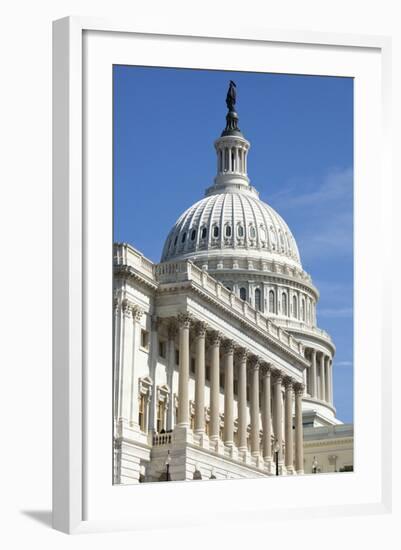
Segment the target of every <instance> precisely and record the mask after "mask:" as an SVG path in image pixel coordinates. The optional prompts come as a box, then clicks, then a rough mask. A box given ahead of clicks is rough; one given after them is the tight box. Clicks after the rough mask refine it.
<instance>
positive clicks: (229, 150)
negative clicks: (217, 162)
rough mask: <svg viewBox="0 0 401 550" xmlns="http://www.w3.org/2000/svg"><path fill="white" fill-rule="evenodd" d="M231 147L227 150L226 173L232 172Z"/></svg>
mask: <svg viewBox="0 0 401 550" xmlns="http://www.w3.org/2000/svg"><path fill="white" fill-rule="evenodd" d="M231 151H232V149H231V147H229V148H228V171H229V172H232V170H233V165H232V156H231Z"/></svg>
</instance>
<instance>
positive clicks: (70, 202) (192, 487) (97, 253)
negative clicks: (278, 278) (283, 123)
mask: <svg viewBox="0 0 401 550" xmlns="http://www.w3.org/2000/svg"><path fill="white" fill-rule="evenodd" d="M128 41H137V43H135V44H134V43H133V42H132V44H133V45H132V49H131V47H130V46H129V44H131V42H128ZM139 41H144V43H145V42H146V48H138V44H139ZM161 42H163V45H164V46H166V47H163V48H160V43H161ZM152 44H153V46H152ZM182 44H185V45H186V48H182ZM190 47H191V48H193V52H192V59H193V62H192V63H195V65H192V66H195V67H199V68H201V66H202V65H201V64H202V63H205V64H206V66H208V67H210V65H208V61H207V60H206V58H207V56H211V55H214V54H216V55H215V57H216V61H215V62H216V63H217V66H219V67H220V68H232V69H236V70H249V69H252V70H270V71H272V72H286V71H288V72H291V69H290V68H291V66H294V65H293V64H294V55H293V54H294V52H296V57H297V60H298V63H299V67H301V64H302V69H300V70H302V71H303V73H304V74H327V75H329V74H337V75H343V76H351V77H354V78H355V79H356V80H355V82H356V86H355V88H356V103H355V117H356V118H355V127H356V128H357V129H358V131H356V138H355V161H356V162H355V169H356V172H355V176H356V177H355V188H356V192H357V193H358V194H357V196H356V198H357V199H358V201H357V200H356V215H357V219H356V224H357V225H356V237H355V239H356V240H355V252H356V259H355V262H356V280H357V281H359V282H360V283H361V284H360V286H359V287H358V286H356V292H355V294H356V296H355V318H356V325H355V330H356V346H355V358H356V363H355V364H356V370H355V387H356V391H355V398H356V399H355V411H356V415H355V455H356V463H357V465H358V466H359V469H358V467H357V471H356V472H355V474H353V476H352V477H348V476H347V480H346V481H343V480H342V479H339V478H336V479H335V480H334V481H333V476H329V475H327V476H316V477H314V478H313V479H311V476H309V477H307V476H305V477H302V476H300V477H299V478H294V479H285V478H282V479H280V480H274V479H271V480H270V479H269V480H262V481H261V480H243V481H240V482H237V481H224V482H216V483H213V484H208V483H204V484H193V483H188V484H186V483H177V484H174V485H169V484H148V486H147V487H144V486H141V487H113V486H112V483H111V479H112V476H111V470H110V473H109V477H108V478H107V471H108V470H107V468H108V464H109V459H110V458H111V454H112V452H111V430H112V418H111V408H108V405H104V410H103V409H101V408H100V401H101V400H100V397H99V396H103V397H105V396H106V395H107V388H108V385H107V384H108V378H107V375H105V377H104V379H103V378H102V375H100V376H99V380H98V381H96V388H94V387H93V386H94V384H95V383H94V382H93V377H92V376H91V372H90V368H91V367H90V364H91V360H90V361H88V357H91V356H92V357H93V354H92V355H91V353H92V351H93V350H92V348H91V346H93V327H94V323H92V322H91V319H92V320H93V310H94V303H93V296H94V293H97V294H96V295H97V297H98V300H99V305H98V306H97V307H98V308H99V310H101V311H103V310H104V308H102V306H103V305H105V308H106V311H108V310H107V303H108V300H109V299H110V296H109V295H106V296H104V295H103V293H102V289H104V288H108V287H107V285H108V284H109V283H110V280H111V279H110V277H111V264H110V265H108V264H107V257H108V256H107V255H108V254H109V252H110V249H109V245H110V238H111V235H110V234H109V233H108V232H109V231H110V223H109V222H110V218H107V223H105V224H104V226H103V228H102V229H100V227H101V226H100V225H99V224H100V223H101V221H100V220H101V218H102V215H101V213H104V212H105V211H106V210H107V208H111V203H110V204H109V205H108V200H109V199H110V196H111V195H110V190H111V185H112V181H111V179H110V177H109V176H110V174H111V172H110V166H111V165H110V156H111V151H110V150H109V145H110V139H111V135H109V133H108V132H107V130H110V129H111V127H110V120H111V112H108V114H105V115H104V117H103V116H102V117H98V116H96V117H95V115H98V114H99V112H101V109H102V108H103V109H104V106H105V105H106V106H107V105H108V106H109V108H110V109H111V104H110V101H109V100H110V95H109V92H110V88H109V87H108V85H107V82H106V87H105V88H106V89H105V90H103V88H104V87H103V86H101V87H99V88H98V89H99V94H98V97H96V99H95V97H94V96H90V99H91V101H88V91H87V88H86V87H87V86H88V85H89V87H90V86H92V89H94V84H92V83H91V82H92V81H91V79H93V83H95V80H96V79H98V80H97V83H98V84H99V83H100V82H103V83H104V82H105V81H104V80H102V79H107V78H110V82H111V71H110V72H109V73H108V70H109V69H110V63H114V62H118V63H132V64H135V63H136V64H140V63H141V64H144V65H146V64H149V65H155V64H157V65H160V66H168V63H169V62H171V63H172V65H174V66H183V67H185V66H190V65H189V64H188V63H189V61H188V49H189V48H190ZM267 47H268V48H269V51H270V53H271V54H272V55H271V58H270V59H269V60H268V61H266V63H267V65H266V66H262V64H261V61H260V60H261V59H262V58H263V51H264V50H263V48H267ZM196 48H197V49H198V50H196ZM199 48H202V51H201V52H200V50H199ZM244 48H248V49H249V48H254V52H256V54H255V56H252V60H253V61H252V62H251V60H250V59H247V58H246V57H244V56H243V54H242V53H241V52H242V50H243V49H244ZM224 49H230V50H231V51H232V52H235V53H236V54H238V55H237V56H236V57H235V56H234V58H233V56H230V58H229V60H228V61H226V62H223V61H221V58H219V55H220V56H221V55H223V53H224V52H223V50H224ZM135 52H136V53H137V54H138V52H139V53H140V55H139V57H137V58H135ZM219 52H220V53H219ZM280 52H281V53H280ZM322 52H323V54H322ZM200 54H201V55H200ZM312 54H313V55H312ZM180 56H181V57H180ZM286 56H287V57H286ZM390 56H391V42H390V39H388V38H386V37H373V36H352V35H333V34H324V33H321V34H320V33H313V32H306V31H305V32H299V31H297V32H287V31H285V32H282V31H274V30H268V29H260V28H259V29H258V30H256V29H250V30H232V29H229V31H227V30H225V31H224V30H222V29H220V30H216V29H212V28H211V29H203V30H200V29H196V28H192V29H189V28H182V27H180V26H179V25H178V24H177V25H176V27H173V26H171V27H170V26H169V27H167V26H166V28H163V29H160V28H155V29H148V28H141V26H140V25H137V26H135V25H131V24H130V23H126V22H121V21H105V20H98V19H93V18H83V17H70V18H65V19H61V20H58V21H56V22H54V33H53V97H54V104H53V120H54V122H53V129H54V133H53V136H54V137H53V243H54V245H53V282H54V287H53V526H54V527H55V528H56V529H59V530H61V531H64V532H67V533H77V532H88V531H99V530H118V529H133V530H135V529H146V528H151V527H152V525H153V523H154V522H153V520H152V517H151V510H152V514H153V518H154V514H158V518H159V519H160V521H159V525H160V526H167V525H168V526H171V525H173V526H180V525H183V524H184V522H185V523H186V525H188V524H203V523H204V522H207V521H211V520H214V521H216V520H217V521H225V520H227V518H228V517H230V515H232V514H235V513H236V511H240V513H241V518H242V520H243V521H251V520H254V521H255V520H256V521H266V518H267V517H270V518H276V519H277V518H279V519H281V518H302V517H306V514H307V515H308V517H310V516H311V514H312V515H313V514H316V515H319V513H320V510H322V509H324V510H325V513H326V514H329V515H332V516H339V515H342V516H344V515H353V514H361V513H370V514H372V513H376V514H380V513H388V512H389V511H390V510H391V483H392V477H391V476H392V473H391V467H390V465H391V459H390V452H389V450H390V449H391V430H390V423H387V422H385V420H384V419H385V418H387V417H388V416H389V415H390V411H391V386H390V381H391V351H390V350H391V347H390V345H389V342H388V341H387V340H386V339H387V338H389V336H387V335H389V334H390V327H389V326H388V324H389V322H390V317H389V316H386V315H383V303H384V302H383V299H382V292H383V290H384V288H385V279H384V274H383V272H382V270H381V269H380V268H381V266H380V265H377V269H376V270H370V271H369V275H366V276H365V278H364V282H363V284H362V279H361V274H362V273H365V271H364V267H365V264H366V262H367V261H368V260H367V258H366V257H365V254H364V248H365V246H366V243H367V241H368V240H369V242H370V246H372V242H373V244H374V243H384V244H383V249H384V252H385V254H387V255H388V256H387V259H389V258H390V251H391V243H390V242H388V240H386V239H385V238H384V237H385V235H388V234H390V233H391V231H390V230H389V227H388V223H389V221H388V219H387V218H386V209H388V208H389V205H390V204H391V203H390V202H389V201H391V171H390V170H391V169H390V158H389V154H390V153H389V139H390V138H389V130H388V128H389V126H388V124H389V104H390V87H391V83H390V76H391V71H390ZM134 58H135V59H134ZM173 58H174V59H173ZM287 58H288V59H287ZM309 58H310V59H309ZM130 59H131V61H130ZM179 59H181V62H180V61H179ZM218 59H220V61H219V60H218ZM285 60H286V61H285ZM336 60H337V61H336ZM284 61H285V62H284ZM209 63H210V62H209ZM218 63H220V65H218ZM307 63H310V69H309V70H308V69H307V70H306V71H305V70H304V68H305V67H306V64H307ZM334 67H337V68H336V69H334ZM210 68H214V67H210ZM368 82H369V87H371V89H370V91H369V92H368V91H367V90H366V89H365V92H366V93H363V94H361V88H360V86H359V83H361V84H365V85H367V83H368ZM109 84H110V83H109ZM95 89H96V88H95ZM100 90H102V93H100ZM103 92H104V93H103ZM368 110H369V112H370V115H369V117H367V119H365V117H363V116H362V115H363V114H364V113H366V112H367V111H368ZM94 117H95V118H94ZM99 118H100V119H101V120H99ZM94 120H96V122H95V125H98V126H97V127H96V135H97V138H96V140H90V141H88V134H89V135H91V136H93V135H94V131H95V130H94V129H93V128H90V125H91V124H92V123H93V121H94ZM373 128H374V129H375V130H377V132H378V133H377V135H373V134H374V132H372V130H373ZM105 129H106V131H104V130H105ZM102 130H103V131H102ZM367 130H369V131H367ZM95 141H96V143H95ZM94 155H96V156H97V158H99V159H101V160H99V166H96V167H95V165H94V164H93V158H94ZM98 155H99V156H98ZM88 159H89V160H88ZM90 159H92V160H90ZM365 161H366V163H365ZM91 163H92V164H91ZM102 163H105V164H102ZM100 165H101V166H100ZM94 177H96V178H98V179H97V181H98V185H99V186H98V193H97V195H96V197H95V196H94V195H93V189H92V187H91V184H90V183H89V184H88V186H87V185H86V184H87V182H88V181H90V180H91V178H92V179H93V178H94ZM373 178H376V182H377V181H378V180H380V182H381V185H380V186H378V189H379V190H378V191H377V193H379V195H380V196H379V197H371V196H369V192H368V193H366V194H365V193H361V187H360V183H361V181H362V180H363V182H364V187H365V188H366V189H367V190H368V191H369V190H370V191H372V189H373V187H372V181H373ZM376 189H377V188H376ZM375 204H380V207H379V208H378V209H376V215H377V219H378V220H379V222H378V223H377V226H376V227H375V228H374V229H372V227H370V226H369V212H370V211H371V208H372V207H374V206H375ZM98 229H99V230H98ZM94 235H95V236H94ZM102 243H103V244H102ZM102 246H104V249H105V250H103V249H102ZM104 262H106V263H104ZM95 264H96V265H95ZM105 266H106V269H104V267H105ZM102 268H103V269H102ZM94 270H96V272H97V273H104V277H103V276H99V281H97V282H96V284H94V285H92V284H91V285H90V288H89V287H88V281H90V280H91V279H90V275H88V273H90V272H92V273H93V271H94ZM98 285H100V286H98ZM92 286H93V288H92ZM368 287H370V288H376V289H377V294H376V295H375V297H373V299H371V301H370V302H369V303H368V302H367V292H368ZM372 312H373V314H374V317H375V318H374V319H373V320H372V322H371V323H370V324H369V325H368V326H365V327H363V330H364V332H363V334H361V326H360V325H358V320H361V319H365V318H366V315H367V314H371V313H372ZM110 321H111V319H110ZM99 323H100V324H99V325H98V326H97V327H96V330H97V334H100V335H101V337H100V340H103V338H102V336H104V337H105V338H106V339H107V334H108V333H107V330H108V329H109V328H110V325H108V324H107V322H106V321H105V323H104V325H101V320H100V321H99ZM378 334H380V337H378ZM110 338H111V334H110ZM361 338H363V339H364V340H365V341H369V342H371V343H372V344H371V347H370V350H369V354H367V353H366V351H364V350H363V349H362V346H360V345H359V344H358V342H359V343H360V342H361ZM91 350H92V351H91ZM96 353H100V354H101V351H100V352H99V351H97V352H96ZM106 355H107V354H106ZM100 360H101V359H100ZM358 361H359V364H361V363H362V362H363V364H364V366H365V367H366V368H365V372H366V373H367V377H368V374H369V373H373V372H374V369H375V368H376V369H377V365H379V366H380V369H379V374H377V378H376V379H374V380H371V379H370V380H367V381H366V384H365V385H364V392H360V393H359V394H358V380H359V374H358V372H360V371H358ZM111 371H112V369H111V365H110V378H111ZM102 372H103V371H102ZM109 393H110V399H111V393H112V392H111V389H110V391H109ZM375 395H377V396H378V399H376V400H374V402H373V399H372V397H373V396H375ZM103 403H105V402H104V401H103ZM367 407H370V410H371V412H372V418H371V420H370V429H371V430H373V431H374V434H375V436H374V438H371V437H370V436H369V431H367V430H368V428H369V427H368V426H367V424H366V423H365V419H363V418H362V417H361V415H359V411H362V410H366V408H367ZM95 417H96V419H97V424H94V421H93V419H94V418H95ZM107 437H109V438H110V448H109V454H110V456H107V457H106V456H105V455H106V454H107ZM370 439H374V441H373V443H371V448H370V449H369V441H370ZM368 451H369V452H368ZM361 457H363V459H362V458H361ZM312 477H313V476H312ZM316 478H318V479H316ZM262 482H263V483H265V482H267V483H270V484H271V485H270V487H269V490H270V492H271V494H272V501H274V502H270V503H266V502H264V501H262V500H260V498H259V497H258V494H260V491H258V488H259V487H260V483H262ZM344 482H345V483H346V484H347V485H346V486H345V485H344ZM278 483H280V486H279V485H278ZM289 483H291V484H292V485H291V486H290V485H289ZM106 485H107V486H109V488H107V487H106ZM345 488H346V494H345V491H344V490H345ZM140 491H141V492H140ZM166 491H169V493H168V495H167V494H166ZM290 491H291V493H290ZM239 493H240V494H241V493H243V494H244V495H246V498H245V499H244V502H245V504H244V503H242V504H241V506H239V504H238V501H237V500H236V497H237V495H238V494H239ZM289 494H291V495H292V498H291V502H289V500H288V498H287V497H288V495H289ZM321 494H325V495H326V497H327V498H326V500H324V499H323V500H319V499H320V495H321ZM219 495H220V498H224V499H225V501H226V505H225V507H224V510H219V508H215V509H214V508H213V509H212V510H211V511H210V516H212V517H209V518H206V517H204V518H203V519H202V518H200V515H199V510H200V509H201V507H202V506H204V505H205V503H206V502H209V506H210V502H211V501H212V502H214V501H216V500H217V501H218V499H219ZM167 496H168V498H171V499H173V501H174V507H172V508H174V511H171V510H170V511H169V510H167V511H165V513H164V514H163V516H164V517H162V515H161V511H162V509H161V508H160V510H159V509H158V508H157V505H156V502H157V501H158V500H160V498H159V497H161V498H162V499H165V498H167ZM139 498H140V506H138V505H136V504H135V503H137V502H138V499H139ZM188 499H190V500H191V505H192V506H191V507H189V506H187V505H186V503H187V502H188ZM314 503H315V504H314ZM134 507H135V512H133V510H134ZM155 507H156V508H155ZM121 510H127V513H126V514H122V513H121ZM237 520H238V517H237Z"/></svg>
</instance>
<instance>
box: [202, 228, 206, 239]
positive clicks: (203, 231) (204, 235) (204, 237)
mask: <svg viewBox="0 0 401 550" xmlns="http://www.w3.org/2000/svg"><path fill="white" fill-rule="evenodd" d="M206 235H207V228H206V227H202V231H201V239H206Z"/></svg>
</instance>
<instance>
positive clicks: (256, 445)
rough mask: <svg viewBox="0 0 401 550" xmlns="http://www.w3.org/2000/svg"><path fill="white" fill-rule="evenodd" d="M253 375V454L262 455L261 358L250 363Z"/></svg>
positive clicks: (253, 359) (254, 358) (255, 358)
mask: <svg viewBox="0 0 401 550" xmlns="http://www.w3.org/2000/svg"><path fill="white" fill-rule="evenodd" d="M250 375H251V396H250V397H251V454H252V456H255V457H258V456H260V445H259V432H260V427H259V360H258V358H257V357H253V358H252V361H251V365H250Z"/></svg>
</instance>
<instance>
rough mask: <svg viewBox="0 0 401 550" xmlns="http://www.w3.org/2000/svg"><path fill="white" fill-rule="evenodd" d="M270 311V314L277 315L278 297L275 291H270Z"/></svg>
mask: <svg viewBox="0 0 401 550" xmlns="http://www.w3.org/2000/svg"><path fill="white" fill-rule="evenodd" d="M269 311H270V313H276V296H275V294H274V290H269Z"/></svg>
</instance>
